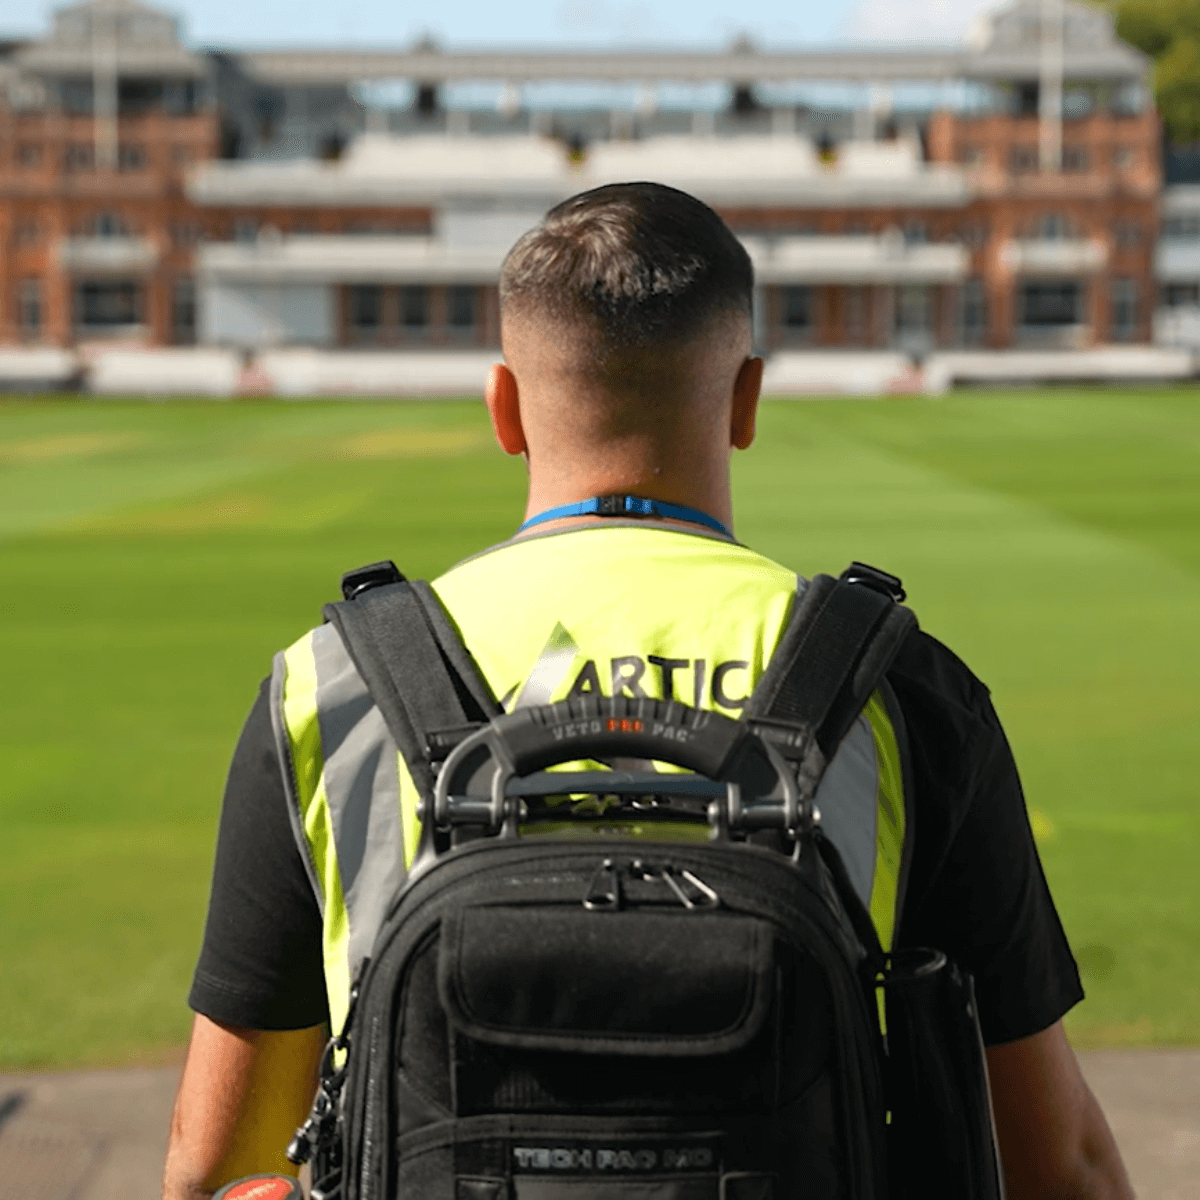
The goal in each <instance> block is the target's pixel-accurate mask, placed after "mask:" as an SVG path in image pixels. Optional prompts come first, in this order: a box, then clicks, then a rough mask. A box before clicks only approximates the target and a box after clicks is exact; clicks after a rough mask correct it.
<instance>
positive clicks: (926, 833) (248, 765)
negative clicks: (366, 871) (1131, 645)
mask: <svg viewBox="0 0 1200 1200" xmlns="http://www.w3.org/2000/svg"><path fill="white" fill-rule="evenodd" d="M888 679H889V681H890V682H891V684H892V687H893V688H894V690H895V693H896V696H897V698H898V700H899V702H900V707H901V711H902V713H903V716H904V723H905V726H906V729H907V734H908V741H909V746H910V754H911V763H912V768H913V772H912V774H913V781H912V782H913V791H914V802H913V808H912V812H913V817H912V820H913V833H914V839H915V840H914V843H913V847H914V848H913V857H912V862H911V867H910V870H909V876H908V883H907V892H906V895H905V901H904V907H903V910H902V913H901V920H900V926H899V930H898V934H897V945H898V946H906V945H907V946H934V947H936V948H938V949H940V950H943V951H945V953H946V954H947V955H949V957H950V958H951V959H953V960H954V961H955V962H957V963H958V964H959V965H960V966H962V967H964V968H966V969H967V970H969V971H970V972H971V973H972V974H973V975H974V976H975V988H976V996H977V1000H978V1004H979V1018H980V1024H981V1026H982V1028H983V1036H984V1040H985V1041H986V1042H987V1043H988V1044H989V1045H994V1044H996V1043H1000V1042H1008V1041H1014V1040H1015V1039H1017V1038H1021V1037H1027V1036H1029V1035H1030V1034H1034V1033H1038V1032H1039V1031H1041V1030H1043V1029H1045V1028H1047V1027H1048V1026H1050V1025H1052V1024H1054V1022H1055V1021H1057V1020H1058V1019H1059V1018H1060V1017H1061V1016H1062V1015H1063V1014H1064V1013H1066V1012H1067V1010H1068V1009H1070V1008H1071V1007H1072V1006H1073V1005H1075V1004H1076V1003H1078V1002H1079V1000H1081V999H1082V998H1083V989H1082V987H1081V986H1080V982H1079V973H1078V971H1077V969H1076V966H1075V960H1074V959H1073V958H1072V956H1071V951H1070V948H1069V946H1068V945H1067V939H1066V935H1065V934H1064V932H1063V928H1062V924H1061V922H1060V921H1059V918H1058V913H1057V912H1056V910H1055V908H1054V902H1053V901H1052V900H1051V898H1050V891H1049V889H1048V887H1047V886H1046V879H1045V876H1044V874H1043V873H1042V866H1041V862H1040V860H1039V858H1038V854H1037V850H1036V848H1035V846H1034V842H1033V834H1032V832H1031V830H1030V827H1029V820H1028V817H1027V815H1026V811H1025V800H1024V796H1023V795H1022V792H1021V784H1020V780H1019V779H1018V776H1017V770H1016V766H1015V764H1014V762H1013V758H1012V754H1011V752H1010V750H1009V747H1008V742H1007V740H1006V739H1005V736H1004V731H1003V729H1002V728H1001V726H1000V721H999V719H998V718H997V716H996V713H995V710H994V709H993V708H992V704H991V701H990V699H989V697H988V691H987V688H985V687H984V685H983V684H982V683H980V682H979V680H978V679H976V678H975V676H974V675H972V674H971V672H970V671H969V670H968V669H967V668H966V666H964V664H963V663H962V662H961V661H960V660H959V659H957V658H956V657H955V656H954V655H953V654H952V653H950V651H949V650H947V649H946V648H945V647H944V646H943V645H941V643H939V642H937V641H935V640H934V639H933V638H931V637H929V636H928V635H927V634H924V633H919V634H917V635H916V636H914V637H911V638H909V640H908V642H907V643H906V645H905V647H904V649H903V650H902V652H901V654H900V657H899V658H898V659H897V661H896V663H895V664H894V665H893V667H892V669H891V670H890V671H889V673H888ZM287 805H288V800H287V796H286V793H285V791H284V787H283V777H282V774H281V771H280V764H279V756H278V752H277V750H276V747H275V741H274V737H273V734H272V729H271V716H270V711H269V708H268V697H267V689H266V685H265V684H264V686H263V688H262V689H261V690H260V692H259V695H258V699H257V700H256V701H255V703H254V707H253V708H252V709H251V711H250V716H249V719H248V720H247V721H246V725H245V728H244V729H243V731H242V736H241V739H240V741H239V742H238V746H237V750H236V751H235V752H234V756H233V763H232V766H231V768H230V772H229V782H228V784H227V786H226V790H225V802H224V806H223V808H222V811H221V825H220V833H219V836H218V841H217V857H216V866H215V870H214V875H213V887H212V896H211V900H210V904H209V912H208V924H207V927H206V929H205V933H204V944H203V948H202V949H201V953H200V961H199V963H198V965H197V967H196V974H195V978H194V980H193V983H192V990H191V994H190V996H189V1004H190V1005H191V1007H192V1008H193V1009H195V1010H196V1011H197V1012H199V1013H203V1014H204V1015H205V1016H208V1017H211V1018H212V1019H214V1020H217V1021H223V1022H227V1023H228V1024H231V1025H240V1026H247V1027H249V1028H253V1029H300V1028H305V1027H307V1026H311V1025H317V1024H320V1023H321V1022H322V1021H324V1020H326V1019H327V1015H328V1009H327V1005H326V997H325V979H324V974H323V968H322V950H321V914H320V910H319V908H318V906H317V901H316V897H315V896H314V894H313V890H312V885H311V884H310V882H309V879H308V876H307V874H306V871H305V866H304V862H303V860H302V858H301V855H300V851H299V849H298V847H297V846H296V842H295V838H294V836H293V833H292V826H291V821H290V818H289V815H288V811H287Z"/></svg>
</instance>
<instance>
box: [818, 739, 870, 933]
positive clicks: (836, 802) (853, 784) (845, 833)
mask: <svg viewBox="0 0 1200 1200" xmlns="http://www.w3.org/2000/svg"><path fill="white" fill-rule="evenodd" d="M878 793H879V768H878V766H877V764H876V762H875V735H874V733H873V732H872V731H871V722H870V721H869V720H867V718H866V717H865V716H860V717H859V718H858V720H857V721H855V722H854V726H853V728H852V729H851V730H850V732H849V733H848V734H847V735H846V740H845V741H844V742H842V744H841V746H840V747H839V749H838V752H837V753H836V754H835V755H834V756H833V762H831V763H830V764H829V768H828V769H827V770H826V772H825V778H824V779H822V780H821V786H820V787H819V788H817V807H818V808H819V809H820V810H821V828H822V829H823V830H824V832H825V835H826V836H827V837H828V838H829V840H830V841H831V842H832V843H833V844H834V845H835V846H836V847H837V849H838V853H839V854H840V855H841V856H842V861H843V862H844V863H845V864H846V871H847V873H848V874H849V876H850V882H851V883H852V884H853V885H854V890H855V892H857V893H858V896H859V898H860V899H861V900H862V902H863V904H864V905H865V906H866V907H867V908H868V909H870V907H871V888H872V885H873V883H874V880H875V854H876V848H875V838H876V828H875V825H876V822H877V821H878V820H879V802H878Z"/></svg>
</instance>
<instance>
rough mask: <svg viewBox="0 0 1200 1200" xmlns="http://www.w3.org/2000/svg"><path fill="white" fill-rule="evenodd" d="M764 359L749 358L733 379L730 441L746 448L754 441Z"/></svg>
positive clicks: (737, 447) (739, 447)
mask: <svg viewBox="0 0 1200 1200" xmlns="http://www.w3.org/2000/svg"><path fill="white" fill-rule="evenodd" d="M762 378H763V360H762V359H761V358H747V359H746V360H745V362H743V363H742V365H741V366H740V367H739V368H738V373H737V378H736V379H735V380H734V381H733V408H732V411H731V412H730V418H729V441H730V443H731V445H733V446H734V447H735V448H736V449H738V450H745V449H746V448H747V447H748V446H749V445H750V443H751V442H753V441H754V422H755V418H756V417H757V416H758V394H759V392H760V391H761V390H762Z"/></svg>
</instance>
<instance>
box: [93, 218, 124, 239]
mask: <svg viewBox="0 0 1200 1200" xmlns="http://www.w3.org/2000/svg"><path fill="white" fill-rule="evenodd" d="M85 228H86V229H87V231H88V232H89V233H90V234H91V235H92V237H98V238H119V237H128V236H129V234H130V229H129V226H128V225H126V224H125V222H124V221H123V220H122V219H121V217H120V216H119V215H118V214H117V213H111V212H102V213H97V214H96V215H95V216H94V217H93V218H92V219H91V221H90V223H89V224H88V225H87V226H85Z"/></svg>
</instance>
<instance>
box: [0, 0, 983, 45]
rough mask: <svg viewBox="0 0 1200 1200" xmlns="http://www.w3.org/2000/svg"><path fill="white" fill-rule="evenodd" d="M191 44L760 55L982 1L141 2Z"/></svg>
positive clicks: (31, 26)
mask: <svg viewBox="0 0 1200 1200" xmlns="http://www.w3.org/2000/svg"><path fill="white" fill-rule="evenodd" d="M150 3H152V4H155V6H160V5H161V7H163V8H165V9H168V10H169V11H173V12H175V13H176V14H177V15H178V16H180V17H181V18H182V20H183V24H184V36H185V38H186V40H187V41H188V42H190V43H191V44H193V45H197V46H229V47H250V46H305V45H316V46H332V45H354V46H379V47H396V46H406V45H410V44H411V43H412V42H413V41H415V40H416V39H417V38H419V37H422V36H424V35H429V36H432V37H433V38H434V39H435V41H437V42H438V43H439V44H440V45H442V46H444V47H445V48H447V49H468V48H473V47H481V46H537V45H543V46H545V45H555V46H579V47H589V46H594V47H623V46H625V47H632V46H645V45H653V46H678V47H684V48H695V49H717V48H722V47H725V46H727V45H729V43H730V42H732V41H733V39H734V38H735V37H738V36H740V35H748V36H749V37H750V38H751V39H752V40H753V41H754V42H755V43H756V44H757V45H759V46H761V47H762V48H763V49H767V50H770V49H786V48H788V47H792V46H805V45H809V46H811V45H818V44H822V43H830V42H845V41H875V42H880V41H882V42H896V43H903V44H914V43H919V42H922V41H939V42H944V41H947V40H957V39H958V38H959V37H961V36H962V35H963V34H964V33H965V32H966V30H967V28H968V26H969V25H970V24H971V22H972V21H973V20H974V18H975V17H976V16H978V14H979V13H980V12H982V11H985V10H987V9H989V8H991V7H993V6H994V3H995V0H991V2H990V3H988V2H986V0H826V2H824V3H821V2H820V0H640V2H639V0H517V2H516V3H512V2H510V3H508V4H498V3H496V2H495V0H439V2H438V3H436V4H432V3H426V4H421V5H418V4H413V3H397V2H395V0H356V2H354V3H346V2H345V0H343V2H341V3H336V2H335V3H331V2H330V0H249V2H247V0H150ZM55 7H58V5H54V4H48V3H46V2H45V0H3V4H2V5H0V8H2V10H3V11H2V14H0V34H4V35H18V36H20V35H26V36H28V35H33V36H37V35H39V34H42V33H44V32H45V31H46V30H47V29H48V28H49V25H50V16H51V12H52V11H53V9H54V8H55Z"/></svg>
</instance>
